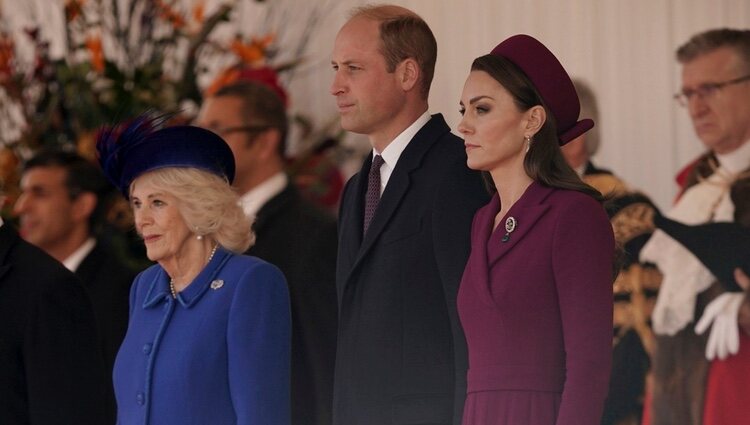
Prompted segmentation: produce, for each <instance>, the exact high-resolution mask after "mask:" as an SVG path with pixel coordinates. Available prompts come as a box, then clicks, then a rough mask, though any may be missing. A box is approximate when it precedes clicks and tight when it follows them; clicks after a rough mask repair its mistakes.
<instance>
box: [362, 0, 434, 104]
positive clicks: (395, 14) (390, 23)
mask: <svg viewBox="0 0 750 425" xmlns="http://www.w3.org/2000/svg"><path fill="white" fill-rule="evenodd" d="M356 17H363V18H367V19H371V20H373V21H376V22H379V23H380V42H381V44H382V45H381V53H382V54H383V57H385V63H386V66H387V69H388V72H393V71H395V70H396V66H398V64H399V63H401V62H402V61H404V60H405V59H408V58H412V59H414V60H415V61H416V62H417V64H418V65H419V69H420V70H421V71H422V72H421V73H422V81H421V82H420V84H421V87H420V89H421V90H420V92H421V94H422V97H423V98H424V99H427V97H428V95H429V94H430V85H431V84H432V77H433V76H434V75H435V62H436V61H437V41H435V36H434V35H433V34H432V31H431V30H430V27H429V26H428V25H427V23H426V22H425V21H424V20H423V19H422V18H421V17H420V16H419V15H417V14H416V13H414V12H412V11H410V10H408V9H405V8H403V7H400V6H393V5H377V6H363V7H360V8H356V9H354V10H353V11H352V14H351V18H356Z"/></svg>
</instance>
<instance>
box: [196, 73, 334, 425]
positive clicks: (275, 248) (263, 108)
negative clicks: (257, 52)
mask: <svg viewBox="0 0 750 425" xmlns="http://www.w3.org/2000/svg"><path fill="white" fill-rule="evenodd" d="M197 125H199V126H201V127H204V128H207V129H209V130H211V131H213V132H215V133H216V134H218V135H219V136H221V137H222V138H223V139H224V140H225V141H226V142H227V144H228V145H229V147H230V148H231V149H232V153H233V154H234V158H235V162H236V174H235V179H234V186H235V187H236V189H237V191H238V193H240V194H241V198H240V200H241V202H242V206H243V208H244V210H245V213H246V214H247V215H249V216H254V217H255V223H254V224H253V230H254V231H255V237H256V241H255V245H253V246H252V247H250V249H249V250H248V252H247V254H249V255H254V256H257V257H259V258H262V259H263V260H266V261H268V262H269V263H272V264H274V265H276V266H277V267H279V269H281V271H282V272H283V273H284V276H285V277H286V280H287V283H288V285H289V295H290V297H291V306H292V377H291V379H292V424H293V425H302V424H304V425H318V424H330V423H331V405H332V398H333V366H334V358H335V355H336V321H337V309H336V284H335V269H336V250H337V245H338V244H337V232H336V221H335V219H334V218H333V217H331V216H329V215H328V214H327V213H324V212H323V211H322V210H319V209H318V208H316V207H315V206H313V205H312V204H311V203H310V202H308V201H306V200H304V199H303V198H302V196H301V195H300V194H299V193H298V191H297V189H296V188H295V187H294V185H293V183H292V182H291V181H290V180H289V178H288V177H287V175H286V174H285V173H284V155H285V150H286V136H287V116H286V110H285V106H284V102H283V100H282V99H281V97H280V96H279V95H278V94H277V93H276V92H274V91H273V90H272V89H271V88H269V86H266V85H264V84H261V83H258V82H253V81H242V82H237V83H232V84H230V85H227V86H224V87H222V88H220V89H219V90H218V91H216V93H215V94H213V95H211V96H209V97H207V98H206V99H204V102H203V105H202V106H201V110H200V113H199V114H198V119H197ZM269 384H270V383H269Z"/></svg>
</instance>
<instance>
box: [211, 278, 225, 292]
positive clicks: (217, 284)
mask: <svg viewBox="0 0 750 425" xmlns="http://www.w3.org/2000/svg"><path fill="white" fill-rule="evenodd" d="M222 286H224V281H223V280H221V279H216V280H214V281H213V282H211V289H213V290H217V289H219V288H221V287H222Z"/></svg>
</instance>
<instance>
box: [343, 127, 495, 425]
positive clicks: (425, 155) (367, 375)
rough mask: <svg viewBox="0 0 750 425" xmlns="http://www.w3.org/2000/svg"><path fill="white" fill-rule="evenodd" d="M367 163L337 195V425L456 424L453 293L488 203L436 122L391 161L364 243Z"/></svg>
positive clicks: (458, 348)
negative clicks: (477, 217)
mask: <svg viewBox="0 0 750 425" xmlns="http://www.w3.org/2000/svg"><path fill="white" fill-rule="evenodd" d="M371 161H372V158H371V157H370V158H368V159H367V160H365V162H364V165H363V166H362V169H361V170H360V172H359V173H358V174H356V175H355V176H354V177H352V178H351V179H350V180H349V182H348V183H347V185H346V188H345V189H344V195H343V200H342V204H341V212H340V217H339V234H340V238H339V257H338V266H337V271H336V283H337V290H338V300H339V334H338V350H337V354H336V355H337V357H336V358H337V360H336V375H335V386H334V423H335V424H336V425H365V424H367V425H370V424H372V425H385V424H450V423H452V422H453V421H454V420H455V421H456V423H459V422H460V414H461V410H462V408H463V400H464V398H465V396H466V386H465V385H466V384H465V379H466V346H465V345H466V343H465V341H464V337H463V333H462V331H461V329H460V325H459V323H458V318H457V315H456V293H457V290H458V283H459V281H460V279H461V274H462V272H463V269H464V265H465V263H466V259H467V257H468V254H469V233H470V226H471V219H472V216H473V215H474V212H475V211H476V210H477V208H479V207H480V206H481V205H483V204H484V203H486V201H487V199H488V198H489V197H488V195H487V192H486V191H485V190H484V188H483V185H482V182H481V178H480V175H479V173H476V172H473V171H471V170H469V169H468V168H467V167H466V154H465V151H464V146H463V143H462V142H461V140H460V139H459V138H457V137H456V136H454V135H452V134H451V133H450V128H448V125H447V124H446V123H445V121H444V120H443V117H442V116H440V115H436V116H433V117H432V119H431V120H430V121H429V122H428V123H427V124H426V125H425V126H424V127H422V129H421V130H419V132H418V133H417V134H416V135H415V136H414V138H413V139H412V140H411V141H410V142H409V145H408V146H407V147H406V149H405V150H404V151H403V153H402V154H401V157H400V158H399V160H398V163H397V164H396V168H395V169H394V170H393V173H392V174H391V177H390V180H389V181H388V184H387V186H386V188H385V191H384V192H383V195H382V197H381V200H380V204H379V206H378V209H377V211H376V212H375V216H374V217H373V220H372V222H371V224H370V228H369V229H368V233H367V235H365V237H364V240H363V237H362V225H363V210H364V203H365V201H364V199H365V193H366V190H367V175H368V172H369V169H370V164H371Z"/></svg>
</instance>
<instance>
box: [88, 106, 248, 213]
mask: <svg viewBox="0 0 750 425" xmlns="http://www.w3.org/2000/svg"><path fill="white" fill-rule="evenodd" d="M168 118H169V116H168V115H155V114H152V113H148V114H144V115H140V116H138V117H136V118H135V119H134V120H132V121H131V122H129V123H127V124H124V125H123V126H113V127H110V128H107V129H105V130H103V131H102V132H100V134H99V136H98V137H97V141H96V150H97V153H98V158H99V163H100V164H101V167H102V170H103V171H104V174H105V175H106V176H107V178H108V179H109V180H110V181H111V182H112V184H114V185H115V186H117V188H118V189H120V192H122V194H123V195H125V197H126V198H128V196H129V194H128V189H129V187H130V183H132V182H133V180H135V179H136V177H138V176H140V175H141V174H143V173H145V172H147V171H151V170H156V169H159V168H166V167H187V168H198V169H201V170H204V171H208V172H210V173H212V174H216V175H217V176H219V177H221V178H225V179H226V180H227V181H228V182H229V183H230V184H231V183H232V181H233V180H234V156H233V155H232V150H231V149H230V148H229V146H228V145H227V144H226V142H225V141H224V140H223V139H222V138H221V137H219V136H218V135H216V134H215V133H213V132H211V131H209V130H206V129H204V128H200V127H194V126H188V125H183V126H174V127H166V128H160V127H162V126H163V124H164V122H165V121H166V120H167V119H168Z"/></svg>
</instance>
